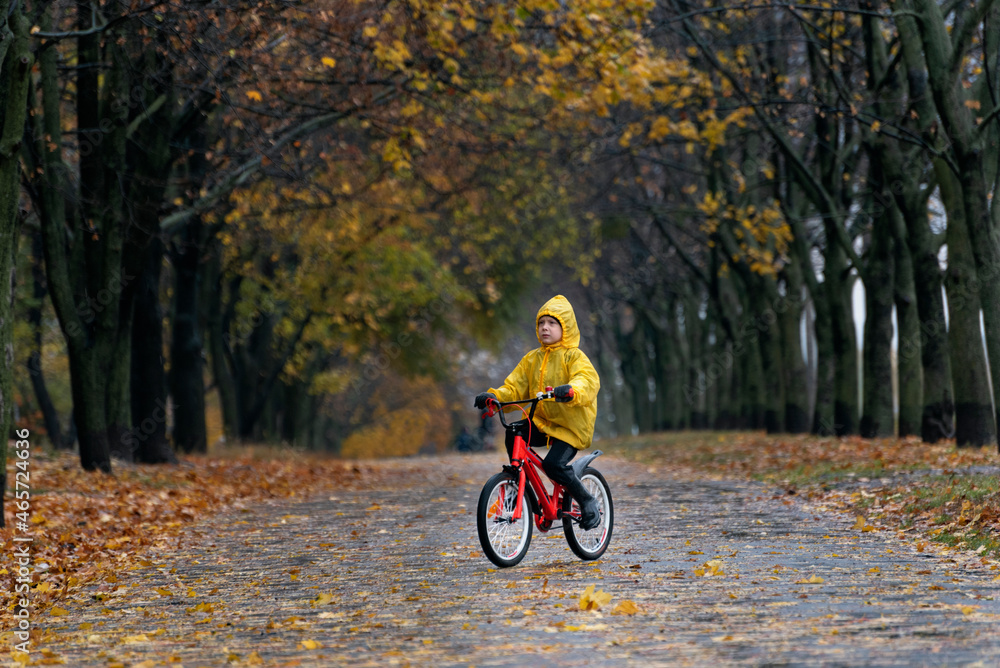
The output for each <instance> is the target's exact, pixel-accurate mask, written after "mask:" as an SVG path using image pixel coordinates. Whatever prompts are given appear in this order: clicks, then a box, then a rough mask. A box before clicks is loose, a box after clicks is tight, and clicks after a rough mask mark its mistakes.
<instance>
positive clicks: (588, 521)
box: [475, 295, 601, 530]
mask: <svg viewBox="0 0 1000 668" xmlns="http://www.w3.org/2000/svg"><path fill="white" fill-rule="evenodd" d="M535 324H536V330H537V331H536V333H537V335H538V343H539V344H541V348H536V349H535V350H532V351H531V352H529V353H528V354H527V355H525V356H524V357H523V358H521V361H520V362H519V363H518V365H517V366H516V367H515V368H514V370H513V371H511V372H510V375H509V376H507V380H505V381H504V384H503V387H500V388H490V389H489V390H488V391H486V392H484V393H483V394H480V395H479V396H477V397H476V401H475V406H476V408H479V409H483V408H485V407H486V404H487V402H488V401H489V400H490V399H496V400H498V401H501V402H504V401H516V400H519V399H525V398H527V397H530V396H532V395H534V394H535V393H536V392H544V391H545V388H546V387H553V388H555V395H556V402H557V403H550V402H542V403H539V404H538V409H537V410H536V411H535V417H534V420H533V423H534V427H537V428H533V429H531V430H530V432H529V436H530V440H529V442H528V445H529V446H531V447H543V446H545V445H548V447H549V452H548V454H547V455H546V456H545V459H544V460H543V462H542V468H543V469H544V470H545V474H546V475H548V476H549V478H551V479H552V480H553V481H555V482H557V483H559V484H560V485H562V486H563V487H565V488H566V491H567V492H568V493H569V495H570V496H572V497H573V498H574V499H575V500H576V502H577V504H579V506H580V527H581V528H583V529H584V530H589V529H593V528H594V527H596V526H597V525H598V524H600V521H601V518H600V514H599V512H598V504H597V500H596V499H594V497H593V496H591V494H590V493H589V492H588V491H587V490H586V489H585V488H584V486H583V483H581V482H580V479H579V478H578V477H577V476H576V473H575V472H574V471H573V467H571V466H570V465H569V462H570V461H571V460H572V459H573V457H574V456H576V453H577V451H578V450H584V449H586V448H589V447H590V445H591V442H592V441H593V438H594V422H595V421H596V419H597V393H598V392H599V391H600V389H601V379H600V377H598V375H597V371H596V370H595V369H594V365H593V364H591V363H590V359H588V358H587V356H586V355H585V354H584V353H583V351H582V350H580V348H579V345H580V328H579V327H578V326H577V324H576V315H575V314H574V313H573V307H572V306H571V305H570V303H569V300H567V299H566V298H565V297H563V296H562V295H556V296H555V297H553V298H552V299H550V300H549V301H547V302H546V303H545V305H543V306H542V308H540V309H539V310H538V315H537V316H535ZM513 447H514V443H513V438H512V437H511V435H510V434H509V433H508V435H507V453H508V454H510V453H511V451H512V450H513Z"/></svg>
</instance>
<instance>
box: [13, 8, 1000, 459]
mask: <svg viewBox="0 0 1000 668" xmlns="http://www.w3.org/2000/svg"><path fill="white" fill-rule="evenodd" d="M0 9H2V10H4V11H3V14H2V16H4V17H7V18H6V20H5V22H4V24H3V29H2V30H3V39H2V40H0V108H2V109H3V110H4V113H3V117H2V123H0V202H2V204H3V207H2V209H0V225H2V229H0V239H3V240H4V241H3V245H0V258H4V259H2V262H3V263H4V264H0V275H2V276H5V277H9V280H8V278H5V279H4V280H3V281H0V285H3V286H4V289H5V290H7V292H5V293H3V294H0V311H2V313H0V316H2V317H0V325H2V326H0V336H2V341H0V342H2V343H3V348H4V350H6V351H7V353H6V363H5V364H4V365H3V368H4V373H3V374H0V416H2V417H3V423H4V429H6V430H8V431H9V428H10V425H11V424H13V423H14V422H17V423H18V424H20V425H22V426H30V427H31V428H32V430H33V431H34V432H36V433H41V432H45V433H46V434H47V435H48V436H49V438H50V439H51V440H52V443H53V445H54V446H55V447H77V448H78V452H79V454H80V458H81V464H82V466H84V467H85V468H88V469H97V470H104V471H108V470H110V469H111V466H112V458H113V457H117V458H121V459H123V460H138V461H144V462H169V461H173V460H174V459H175V452H177V451H180V452H198V451H205V450H207V449H208V448H209V447H210V446H213V445H215V444H217V443H219V442H222V441H225V442H227V443H239V442H250V441H253V442H258V441H272V442H285V443H290V444H295V445H297V446H300V447H306V448H311V449H317V450H327V451H331V452H340V453H342V454H345V455H351V456H365V455H401V454H412V453H414V452H417V451H419V450H420V449H421V448H424V449H427V448H428V447H430V449H444V448H447V447H450V446H451V445H452V443H453V441H454V438H455V436H456V435H457V434H458V433H459V431H460V429H461V427H462V426H466V427H470V428H472V429H475V427H477V426H478V423H477V421H476V416H475V415H474V414H473V413H472V411H471V409H469V407H468V406H467V404H469V403H470V399H469V396H470V395H471V394H472V393H474V392H475V391H478V390H480V389H481V388H483V387H486V386H488V385H490V384H495V383H496V382H500V381H501V380H502V377H503V375H504V374H505V373H507V372H508V371H509V369H510V368H512V367H513V365H514V363H516V361H517V358H518V356H519V355H520V354H522V353H523V352H524V351H525V350H527V349H528V348H529V347H532V346H534V345H536V342H535V339H534V336H533V331H532V328H533V324H532V319H533V316H534V311H535V309H536V308H537V307H538V305H539V304H541V303H542V302H543V301H544V300H545V299H547V298H548V297H551V296H552V295H553V294H556V293H563V294H566V295H567V296H568V297H569V298H570V300H571V301H572V302H573V303H574V305H575V307H576V308H577V312H578V316H579V319H580V321H581V324H582V327H583V330H584V341H583V348H584V350H585V352H587V354H588V355H590V357H591V358H592V359H593V360H594V362H595V364H596V365H597V366H598V369H599V370H600V372H601V375H602V378H603V379H604V390H605V391H604V392H603V393H602V396H601V399H600V401H601V409H600V418H599V433H600V434H601V435H603V436H610V435H622V434H631V433H636V432H648V431H654V430H664V429H705V428H714V429H737V428H739V429H766V430H767V431H769V432H807V431H809V432H813V433H816V434H835V435H849V434H860V435H863V436H869V437H874V436H891V435H899V436H909V435H919V436H920V437H921V438H922V439H923V440H924V441H927V442H934V441H937V440H940V439H943V438H956V439H957V441H958V443H959V444H963V445H964V444H970V445H983V444H991V443H995V442H996V433H997V432H996V429H997V419H998V415H1000V413H998V411H997V405H996V403H995V402H994V400H993V388H996V387H997V384H998V383H1000V362H997V361H995V360H1000V236H998V235H1000V208H998V207H997V206H996V205H995V193H996V191H997V187H998V183H1000V151H998V146H997V142H998V137H1000V60H998V59H1000V37H998V36H1000V7H998V6H997V3H996V2H995V1H994V0H982V1H981V2H979V3H977V4H975V5H972V4H970V3H945V4H938V3H936V2H934V1H933V0H897V1H896V2H893V3H881V2H877V1H873V2H866V3H861V4H857V3H840V4H838V3H832V4H829V6H826V5H824V6H818V5H816V4H815V3H797V2H793V3H787V2H782V3H769V2H766V1H765V2H758V3H755V4H754V5H753V6H752V7H750V6H744V5H741V4H739V3H727V2H715V1H708V0H706V1H704V2H685V1H682V0H658V1H657V2H649V1H646V0H642V1H640V0H611V1H608V0H582V1H580V2H572V3H557V2H552V1H548V0H531V1H529V2H522V3H517V4H508V3H502V2H501V3H484V2H471V1H464V0H454V1H452V0H448V1H445V0H430V1H424V0H409V1H407V2H395V1H388V0H382V1H373V2H355V1H353V0H344V1H337V0H324V1H322V2H311V3H301V2H297V1H291V0H287V1H285V2H278V3H265V4H260V3H254V2H238V1H236V0H225V1H222V2H214V3H204V2H193V1H192V2H186V1H183V0H176V1H173V2H148V3H140V2H126V1H124V0H104V1H100V2H86V1H77V2H60V1H58V0H57V1H55V2H29V1H27V0H24V1H20V2H12V1H8V2H0ZM74 443H75V446H74ZM432 443H433V445H432V446H431V445H430V444H432Z"/></svg>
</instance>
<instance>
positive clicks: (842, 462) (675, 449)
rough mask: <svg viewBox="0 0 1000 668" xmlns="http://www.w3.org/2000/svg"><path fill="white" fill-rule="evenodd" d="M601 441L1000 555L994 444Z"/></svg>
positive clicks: (869, 524) (734, 438)
mask: <svg viewBox="0 0 1000 668" xmlns="http://www.w3.org/2000/svg"><path fill="white" fill-rule="evenodd" d="M601 448H602V449H603V450H606V451H609V452H612V453H615V454H620V455H623V456H625V457H628V458H630V459H633V460H636V461H640V462H643V463H646V464H648V465H650V466H652V467H654V468H660V467H662V468H675V469H683V470H688V471H691V470H693V471H695V472H697V473H698V474H700V475H704V476H711V477H715V478H718V477H720V476H721V477H731V478H753V479H757V480H761V481H764V482H767V483H769V484H771V485H773V486H775V487H777V488H779V489H781V490H783V494H784V495H786V496H788V497H793V496H799V497H805V498H807V499H808V500H809V501H810V502H811V503H812V504H813V505H815V506H817V507H821V508H826V509H831V510H835V511H838V512H843V513H848V514H849V515H850V516H851V517H854V518H855V521H854V525H853V529H854V530H855V531H859V532H862V533H869V532H873V531H878V530H884V529H893V530H898V531H904V532H917V533H918V535H919V536H920V537H923V538H924V539H925V540H926V539H930V540H933V541H936V542H938V543H941V544H944V545H947V546H952V547H957V548H962V549H967V550H970V551H972V552H974V553H975V554H977V555H980V556H982V557H987V556H992V557H1000V479H998V476H997V472H998V470H1000V454H998V452H997V449H996V447H995V446H989V447H985V448H956V447H955V444H954V443H953V442H949V443H939V444H928V443H923V442H921V441H920V439H919V438H913V437H909V438H902V439H898V438H886V439H864V438H860V437H843V438H835V437H819V436H798V435H788V434H782V435H768V434H763V433H759V432H754V433H744V432H727V433H713V432H665V433H659V434H647V435H642V436H637V437H630V438H621V439H613V440H611V441H604V442H602V444H601ZM918 549H920V550H922V549H923V547H919V548H918ZM692 554H693V553H692Z"/></svg>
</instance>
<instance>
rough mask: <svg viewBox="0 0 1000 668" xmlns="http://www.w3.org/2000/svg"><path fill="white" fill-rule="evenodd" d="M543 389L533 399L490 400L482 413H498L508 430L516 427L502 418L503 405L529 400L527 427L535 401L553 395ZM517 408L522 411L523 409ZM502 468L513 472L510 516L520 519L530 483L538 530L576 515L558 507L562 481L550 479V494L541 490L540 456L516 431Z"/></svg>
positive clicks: (561, 492) (532, 414) (578, 514)
mask: <svg viewBox="0 0 1000 668" xmlns="http://www.w3.org/2000/svg"><path fill="white" fill-rule="evenodd" d="M545 390H546V391H545V392H539V393H538V394H537V395H536V396H535V398H534V399H522V400H520V401H507V402H502V403H501V402H499V401H494V402H491V404H490V406H489V407H488V410H487V412H486V413H485V415H486V416H492V415H494V414H497V413H499V415H500V423H501V424H502V425H503V426H504V428H505V429H506V430H508V431H510V430H511V429H516V428H517V425H516V424H514V423H508V422H507V421H506V420H505V419H504V415H503V408H504V407H505V406H512V405H518V406H520V405H521V404H526V403H530V404H531V411H530V412H529V413H528V417H527V423H528V428H529V429H530V428H531V425H532V423H531V420H532V418H533V417H534V416H535V407H537V406H538V403H539V402H540V401H542V400H544V399H551V398H554V396H555V395H554V393H553V391H552V388H550V387H547V388H545ZM521 410H522V411H523V410H524V409H521ZM504 468H509V470H510V471H511V473H516V474H517V505H516V506H515V510H514V514H513V516H512V517H511V520H513V521H517V520H519V519H521V508H522V504H523V503H524V494H525V488H526V487H527V486H528V485H530V486H531V490H532V492H533V494H534V497H535V501H536V502H537V504H538V510H540V511H541V513H536V514H535V526H537V527H538V530H539V531H548V530H549V528H551V526H552V522H553V521H554V520H557V519H562V518H563V517H575V518H579V516H580V511H579V510H575V511H574V510H571V511H568V512H564V511H562V510H561V509H560V508H559V506H560V502H561V501H562V498H563V492H564V491H565V490H564V489H563V487H562V485H560V484H559V483H557V482H555V481H553V480H551V479H550V482H551V483H552V486H553V487H552V494H551V495H550V494H549V493H548V492H547V491H545V485H544V484H543V482H542V476H541V473H539V472H540V471H541V472H544V469H543V468H542V458H541V457H540V456H539V455H538V453H536V452H535V451H534V450H532V449H531V448H530V447H528V442H527V441H525V440H524V437H523V436H521V434H519V433H518V434H515V435H514V446H513V448H511V454H510V467H504ZM546 477H547V476H546Z"/></svg>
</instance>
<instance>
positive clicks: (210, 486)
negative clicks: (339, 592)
mask: <svg viewBox="0 0 1000 668" xmlns="http://www.w3.org/2000/svg"><path fill="white" fill-rule="evenodd" d="M248 452H249V451H248ZM11 467H13V462H10V464H9V466H8V468H11ZM370 474H371V472H370V471H368V470H367V467H363V466H359V465H355V464H354V463H344V462H342V461H335V460H332V459H320V458H310V457H306V456H303V455H299V454H297V453H294V452H292V451H290V452H288V453H285V454H283V455H282V456H281V457H280V458H279V457H278V456H277V454H276V453H274V452H272V453H270V456H269V457H266V456H265V457H261V458H258V457H255V456H254V455H253V454H243V455H241V456H234V457H223V458H210V457H186V458H185V459H184V460H183V461H182V463H181V464H180V465H179V466H171V467H163V466H141V465H136V466H125V465H120V466H119V467H118V468H117V470H116V473H115V475H114V476H106V475H103V474H96V475H95V474H93V473H86V472H84V471H82V470H80V468H79V466H78V463H77V460H76V458H75V457H74V456H73V455H71V454H60V455H56V456H49V455H45V454H42V453H41V452H38V451H35V452H33V453H32V458H31V462H30V476H31V478H30V481H31V498H30V511H29V519H28V523H29V525H30V529H29V531H30V535H31V536H32V538H33V540H32V542H31V543H30V553H31V561H32V568H33V574H32V584H31V592H30V596H29V598H30V600H31V606H32V608H33V610H34V611H35V612H36V613H37V612H45V611H48V612H49V613H50V614H52V615H53V616H58V615H59V614H60V608H59V603H60V601H62V600H64V599H65V598H67V597H68V596H70V595H71V594H73V593H75V592H76V591H78V590H79V589H80V588H81V587H84V586H85V585H86V584H87V583H89V582H94V581H103V582H104V583H105V584H102V585H101V587H100V588H104V589H108V590H110V589H111V588H112V587H113V586H114V582H115V579H116V578H115V575H114V574H115V573H120V572H121V571H122V570H125V569H129V568H132V567H135V566H136V565H140V564H141V563H142V561H143V555H144V553H145V552H146V551H147V550H148V549H150V548H151V547H153V546H156V545H165V544H166V545H169V544H171V541H173V542H175V543H176V542H177V541H178V540H179V534H180V532H181V529H183V527H185V526H186V525H188V524H190V523H192V522H194V521H196V520H199V519H202V518H204V517H205V516H206V515H208V514H210V513H218V512H220V511H222V510H224V509H227V508H240V507H246V506H249V505H251V504H254V503H259V502H262V501H266V500H268V499H292V498H304V497H307V496H309V495H310V494H311V493H313V492H315V491H316V490H318V489H320V488H323V487H326V486H329V485H333V484H336V485H338V486H340V487H349V486H353V485H355V484H357V481H359V480H360V479H362V478H363V477H364V478H365V479H370ZM7 475H8V476H9V477H11V478H13V472H12V471H11V470H9V471H8V473H7ZM8 494H10V492H8ZM9 508H10V509H13V508H14V506H13V504H10V505H9ZM12 513H13V510H11V511H10V513H9V514H12ZM7 520H8V521H7V524H8V526H7V528H6V529H3V530H0V540H2V542H3V545H4V548H3V556H2V559H0V590H2V592H3V596H4V598H3V603H4V607H5V609H7V610H13V607H14V605H15V602H16V601H15V578H16V574H15V571H16V565H15V564H14V562H13V557H12V555H13V554H14V550H13V547H14V545H15V543H14V540H13V539H14V537H15V536H16V535H17V536H23V535H24V534H23V533H22V532H17V530H16V523H15V522H14V521H13V520H14V518H13V517H11V516H8V518H7ZM22 545H23V543H22ZM107 583H111V584H110V585H109V584H107ZM100 588H99V589H100ZM96 595H97V596H98V598H99V597H100V596H101V595H102V594H101V593H100V591H98V593H97V594H96ZM13 621H14V617H13V616H12V615H2V616H0V630H5V629H8V628H10V626H11V624H12V622H13Z"/></svg>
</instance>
